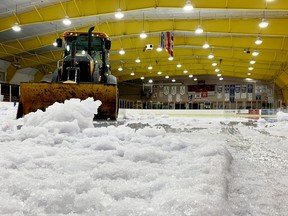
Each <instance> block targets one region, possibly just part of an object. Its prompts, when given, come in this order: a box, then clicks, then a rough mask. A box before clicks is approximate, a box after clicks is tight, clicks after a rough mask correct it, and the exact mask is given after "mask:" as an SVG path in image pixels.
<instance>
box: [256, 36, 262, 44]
mask: <svg viewBox="0 0 288 216" xmlns="http://www.w3.org/2000/svg"><path fill="white" fill-rule="evenodd" d="M262 43H263V41H262V39H261V38H260V37H257V39H256V41H255V44H257V45H260V44H262Z"/></svg>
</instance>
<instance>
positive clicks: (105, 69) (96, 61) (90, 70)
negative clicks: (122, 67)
mask: <svg viewBox="0 0 288 216" xmlns="http://www.w3.org/2000/svg"><path fill="white" fill-rule="evenodd" d="M89 37H90V38H89ZM64 40H65V43H64V52H63V59H62V60H61V61H62V62H61V61H60V63H59V67H58V68H60V71H61V72H60V73H59V75H60V76H59V78H60V81H66V80H73V79H74V77H75V81H76V82H105V77H107V76H108V75H109V74H111V70H110V62H109V50H110V48H111V41H110V40H109V39H108V36H107V35H106V34H105V33H91V35H90V36H89V33H87V32H65V33H64ZM71 68H74V69H73V70H72V72H73V71H75V70H76V71H75V72H74V74H73V75H72V76H71V74H70V71H71ZM69 70H70V71H69ZM77 70H78V72H77ZM71 77H73V78H71ZM101 79H102V80H101ZM73 81H74V80H73Z"/></svg>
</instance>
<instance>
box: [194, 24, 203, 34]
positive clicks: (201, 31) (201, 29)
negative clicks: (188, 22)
mask: <svg viewBox="0 0 288 216" xmlns="http://www.w3.org/2000/svg"><path fill="white" fill-rule="evenodd" d="M203 31H204V30H203V28H202V27H201V25H198V27H197V28H196V30H195V33H196V34H201V33H203Z"/></svg>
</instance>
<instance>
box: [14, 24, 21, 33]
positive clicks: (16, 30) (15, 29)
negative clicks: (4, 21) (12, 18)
mask: <svg viewBox="0 0 288 216" xmlns="http://www.w3.org/2000/svg"><path fill="white" fill-rule="evenodd" d="M12 29H13V31H15V32H19V31H21V27H20V26H19V24H18V23H15V24H14V25H13V26H12Z"/></svg>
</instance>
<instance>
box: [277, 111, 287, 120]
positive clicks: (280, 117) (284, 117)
mask: <svg viewBox="0 0 288 216" xmlns="http://www.w3.org/2000/svg"><path fill="white" fill-rule="evenodd" d="M277 120H278V122H281V121H288V113H284V112H282V111H279V112H277Z"/></svg>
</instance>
